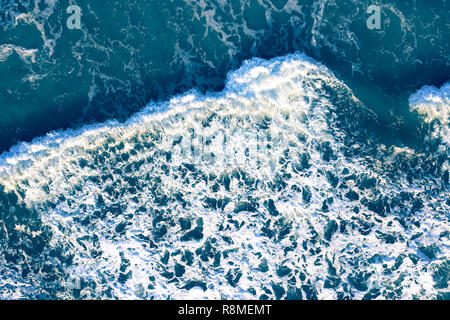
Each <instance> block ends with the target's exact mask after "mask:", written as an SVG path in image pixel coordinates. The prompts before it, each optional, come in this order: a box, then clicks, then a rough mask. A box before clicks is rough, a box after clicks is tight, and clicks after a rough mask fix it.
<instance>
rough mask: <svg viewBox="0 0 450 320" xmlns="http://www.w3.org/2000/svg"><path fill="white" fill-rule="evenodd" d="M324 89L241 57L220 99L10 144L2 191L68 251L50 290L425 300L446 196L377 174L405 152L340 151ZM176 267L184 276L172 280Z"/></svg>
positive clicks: (427, 182)
mask: <svg viewBox="0 0 450 320" xmlns="http://www.w3.org/2000/svg"><path fill="white" fill-rule="evenodd" d="M324 85H327V86H331V87H334V86H342V85H343V84H342V83H340V82H339V81H338V80H337V79H336V78H335V77H334V76H333V74H332V73H331V72H330V71H329V70H328V69H327V68H326V67H324V66H322V65H320V64H318V63H317V62H315V61H313V60H311V59H309V58H307V57H305V56H304V55H300V54H294V55H289V56H286V57H280V58H276V59H273V60H270V61H266V60H262V59H253V60H250V61H248V62H246V63H244V65H243V66H242V67H241V68H240V69H239V70H237V71H234V72H232V73H230V74H229V76H228V80H227V84H226V87H225V89H224V91H223V92H220V93H215V94H209V95H201V94H198V93H196V92H190V93H188V94H185V95H181V96H177V97H174V98H173V99H172V100H170V101H168V102H165V103H158V104H156V103H153V104H150V105H148V106H147V107H146V108H145V110H143V111H142V112H141V113H139V114H136V115H135V116H133V117H132V118H131V119H129V120H128V121H127V122H126V123H123V124H121V123H117V122H113V121H110V122H107V123H104V124H98V125H93V126H86V127H83V128H82V129H78V130H67V131H62V132H53V133H50V134H48V135H47V136H45V137H42V138H38V139H35V140H34V141H33V142H32V143H22V144H20V145H17V146H15V147H14V148H12V149H11V151H10V152H8V153H4V154H3V155H2V156H1V158H0V177H1V181H2V184H3V185H4V186H5V189H6V191H11V192H14V193H16V194H17V196H18V198H19V202H20V203H24V204H26V205H27V206H28V207H30V208H33V209H34V210H37V211H38V212H40V215H41V217H42V220H43V221H44V223H45V224H47V225H49V226H51V230H52V232H53V237H52V240H51V246H58V245H60V246H63V247H64V248H65V249H64V250H65V251H66V253H67V254H71V255H73V264H71V265H70V266H66V267H65V270H66V271H67V274H65V275H64V277H63V278H61V279H60V280H61V281H64V280H67V279H68V277H69V276H72V277H81V278H83V279H84V282H83V283H84V286H83V288H82V290H81V297H84V298H94V297H100V298H112V297H116V298H159V299H165V298H180V299H184V298H189V299H200V298H215V299H219V298H227V299H231V298H250V299H253V298H257V297H259V296H261V295H264V294H266V295H268V296H267V297H274V295H273V294H272V293H274V292H275V291H276V288H278V289H279V288H281V287H282V288H284V290H287V291H288V292H290V293H291V292H292V288H297V289H298V290H299V291H300V292H303V297H304V298H305V297H306V298H314V297H318V298H329V299H336V298H342V297H351V298H356V299H359V298H362V297H363V296H364V295H365V294H367V292H368V290H372V292H374V294H375V293H376V292H378V295H376V296H377V297H380V298H389V297H390V295H393V297H394V298H395V297H396V298H412V297H414V296H417V297H433V296H435V295H436V294H437V292H438V289H437V288H436V287H434V282H433V279H434V278H433V276H434V273H433V272H434V270H435V268H439V267H440V266H441V264H443V263H444V264H445V263H446V259H448V256H449V241H448V237H447V238H446V237H445V236H444V237H442V236H441V235H442V234H443V233H444V232H446V231H448V222H447V220H446V217H447V218H448V212H449V211H448V210H449V206H448V204H446V203H445V197H447V196H448V194H446V192H445V190H448V189H445V187H441V189H439V190H436V189H437V186H438V185H439V184H440V183H441V182H436V181H435V180H433V179H432V177H428V178H427V179H424V180H423V181H419V182H414V181H413V182H410V181H409V180H408V179H407V175H406V174H398V175H396V176H395V178H391V177H389V176H388V175H386V174H385V172H383V170H381V171H380V170H379V168H378V169H377V167H379V165H378V163H381V162H382V161H383V162H384V163H383V165H385V166H386V168H385V169H386V170H388V168H389V169H391V168H392V166H393V164H394V163H395V162H396V161H397V160H398V158H401V157H403V156H404V157H408V156H414V151H412V150H407V151H408V152H406V151H405V149H402V150H399V149H397V150H394V149H389V150H387V149H386V148H384V149H382V150H384V151H383V152H385V154H384V155H383V156H382V157H380V158H379V159H378V158H375V159H373V158H366V157H362V156H358V155H354V156H349V155H346V154H345V148H346V146H345V145H344V138H345V137H346V135H347V133H345V131H344V130H342V129H340V128H339V126H338V125H337V121H336V113H338V112H339V110H337V109H336V106H333V105H332V104H331V103H330V101H329V99H328V98H327V95H326V91H325V89H324ZM344 87H345V86H344ZM348 94H351V92H350V91H348ZM352 99H354V100H356V99H355V98H354V97H352ZM412 101H413V102H414V101H416V100H414V99H413V98H412ZM427 101H428V100H427ZM430 103H431V102H430ZM421 105H422V104H421ZM447 108H448V106H447ZM439 110H441V109H439ZM446 110H447V112H448V109H446ZM155 111H158V112H155ZM438 114H441V113H440V111H439V112H438ZM442 116H445V114H442ZM336 179H337V180H336ZM367 181H368V182H367ZM349 190H352V191H353V192H354V193H355V194H357V198H358V199H356V198H352V196H351V195H349V193H348V192H349ZM400 195H403V197H406V198H408V197H411V199H414V198H415V199H421V200H422V201H423V206H422V208H419V209H418V210H415V211H414V212H413V213H414V214H413V216H407V217H406V218H405V217H404V215H405V213H406V212H410V210H412V209H411V206H412V205H411V201H412V200H411V199H410V200H402V201H400V202H394V200H395V199H396V197H397V196H398V197H400ZM380 197H391V198H390V199H391V200H392V201H391V200H389V201H390V202H389V206H390V211H389V213H390V214H385V212H384V211H385V210H386V209H385V205H384V204H383V203H384V202H383V201H384V200H380V201H381V203H382V205H381V207H382V208H381V209H380V207H379V205H377V203H378V202H373V201H375V200H377V199H380ZM99 199H101V200H99ZM363 199H366V200H367V199H368V200H369V201H372V202H373V203H374V204H373V205H372V207H371V206H370V205H368V204H364V203H363ZM270 203H271V204H272V205H271V204H270ZM274 208H275V209H274ZM375 211H382V212H378V214H377V213H375ZM278 212H279V215H277V213H278ZM179 218H185V219H188V220H189V221H191V223H192V227H191V228H190V229H191V230H195V229H194V228H195V227H196V225H197V228H199V227H198V226H202V227H201V229H202V238H201V239H196V238H195V237H190V236H187V235H188V232H187V231H185V230H182V229H183V228H182V227H181V225H180V224H179V221H178V219H179ZM199 219H202V222H200V221H199ZM405 219H406V220H405ZM415 221H420V224H415ZM413 222H414V223H413ZM333 223H335V228H334V227H333ZM18 228H22V229H20V230H25V229H23V227H18ZM365 228H367V232H365V231H364V230H365ZM330 230H331V231H330ZM23 232H25V231H23ZM417 234H421V236H418V237H415V238H413V239H412V238H411V237H412V236H413V235H417ZM389 236H391V238H388V239H392V238H394V239H396V240H395V241H391V240H386V239H387V238H386V237H389ZM183 237H184V239H183ZM431 245H436V246H437V247H438V248H439V250H438V252H437V253H436V257H435V258H434V259H431V260H432V261H431V260H430V258H427V256H425V255H424V254H423V251H424V249H420V248H428V247H429V246H431ZM199 248H201V250H199ZM421 250H422V251H421ZM93 251H98V252H100V254H97V255H94V254H93ZM186 251H190V252H192V253H193V257H192V259H193V262H192V263H189V254H187V253H186ZM166 252H167V253H166ZM167 254H168V255H169V256H168V258H167ZM217 255H219V256H220V257H221V260H220V261H219V262H217V261H216V259H217ZM414 257H417V260H416V259H415V258H414ZM166 258H167V259H166ZM166 260H167V261H166ZM264 260H265V261H267V267H268V269H267V271H261V269H264V268H261V267H259V265H260V264H261V263H263V261H264ZM372 260H373V262H369V261H372ZM399 261H400V262H399ZM54 262H55V263H62V262H60V261H59V260H58V259H56V260H55V261H54ZM0 263H1V262H0ZM176 264H182V265H184V267H185V271H186V272H185V273H184V274H183V275H181V276H178V277H174V275H173V272H174V268H175V265H176ZM2 265H6V262H3V263H2ZM281 265H283V266H285V267H287V268H289V270H290V271H289V272H288V275H283V272H281V271H280V266H281ZM330 265H331V267H330ZM333 269H334V270H335V271H334V272H333V271H330V270H333ZM130 271H131V273H129V272H130ZM286 272H287V271H286ZM239 274H240V275H241V276H240V277H239V276H238V275H239ZM36 277H37V281H31V280H29V279H25V280H23V279H22V278H21V276H20V274H15V273H14V271H12V270H10V269H8V273H7V274H6V275H5V276H4V275H2V276H1V277H0V288H2V290H1V291H0V297H3V298H8V297H12V296H11V294H12V292H15V294H16V296H17V297H20V296H29V295H31V293H32V292H33V291H36V290H37V286H39V284H42V281H44V280H42V279H41V278H39V276H36ZM400 278H401V280H398V279H400ZM10 279H15V280H17V282H15V283H16V284H11V283H10ZM330 279H332V280H333V279H334V280H333V281H336V283H335V285H333V286H330V285H329V283H328V282H327V281H330ZM35 280H36V279H35ZM192 281H198V282H201V285H200V286H196V287H193V288H191V289H189V288H190V286H192V285H195V284H199V283H198V282H197V283H194V282H192ZM395 281H397V282H398V283H399V284H398V285H397V287H399V286H401V287H402V289H401V290H400V291H399V292H397V293H395V292H394V291H395V290H397V289H398V288H396V287H395V286H394V285H393V283H395ZM327 283H328V284H327ZM361 283H362V284H361ZM93 284H95V286H94V285H93ZM186 286H187V287H186ZM253 290H254V291H253ZM277 292H278V293H275V296H276V295H277V294H280V290H278V291H277ZM72 294H73V291H72V290H70V288H69V289H67V290H62V291H59V292H58V293H57V295H58V297H70V296H72ZM282 296H283V294H282Z"/></svg>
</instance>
